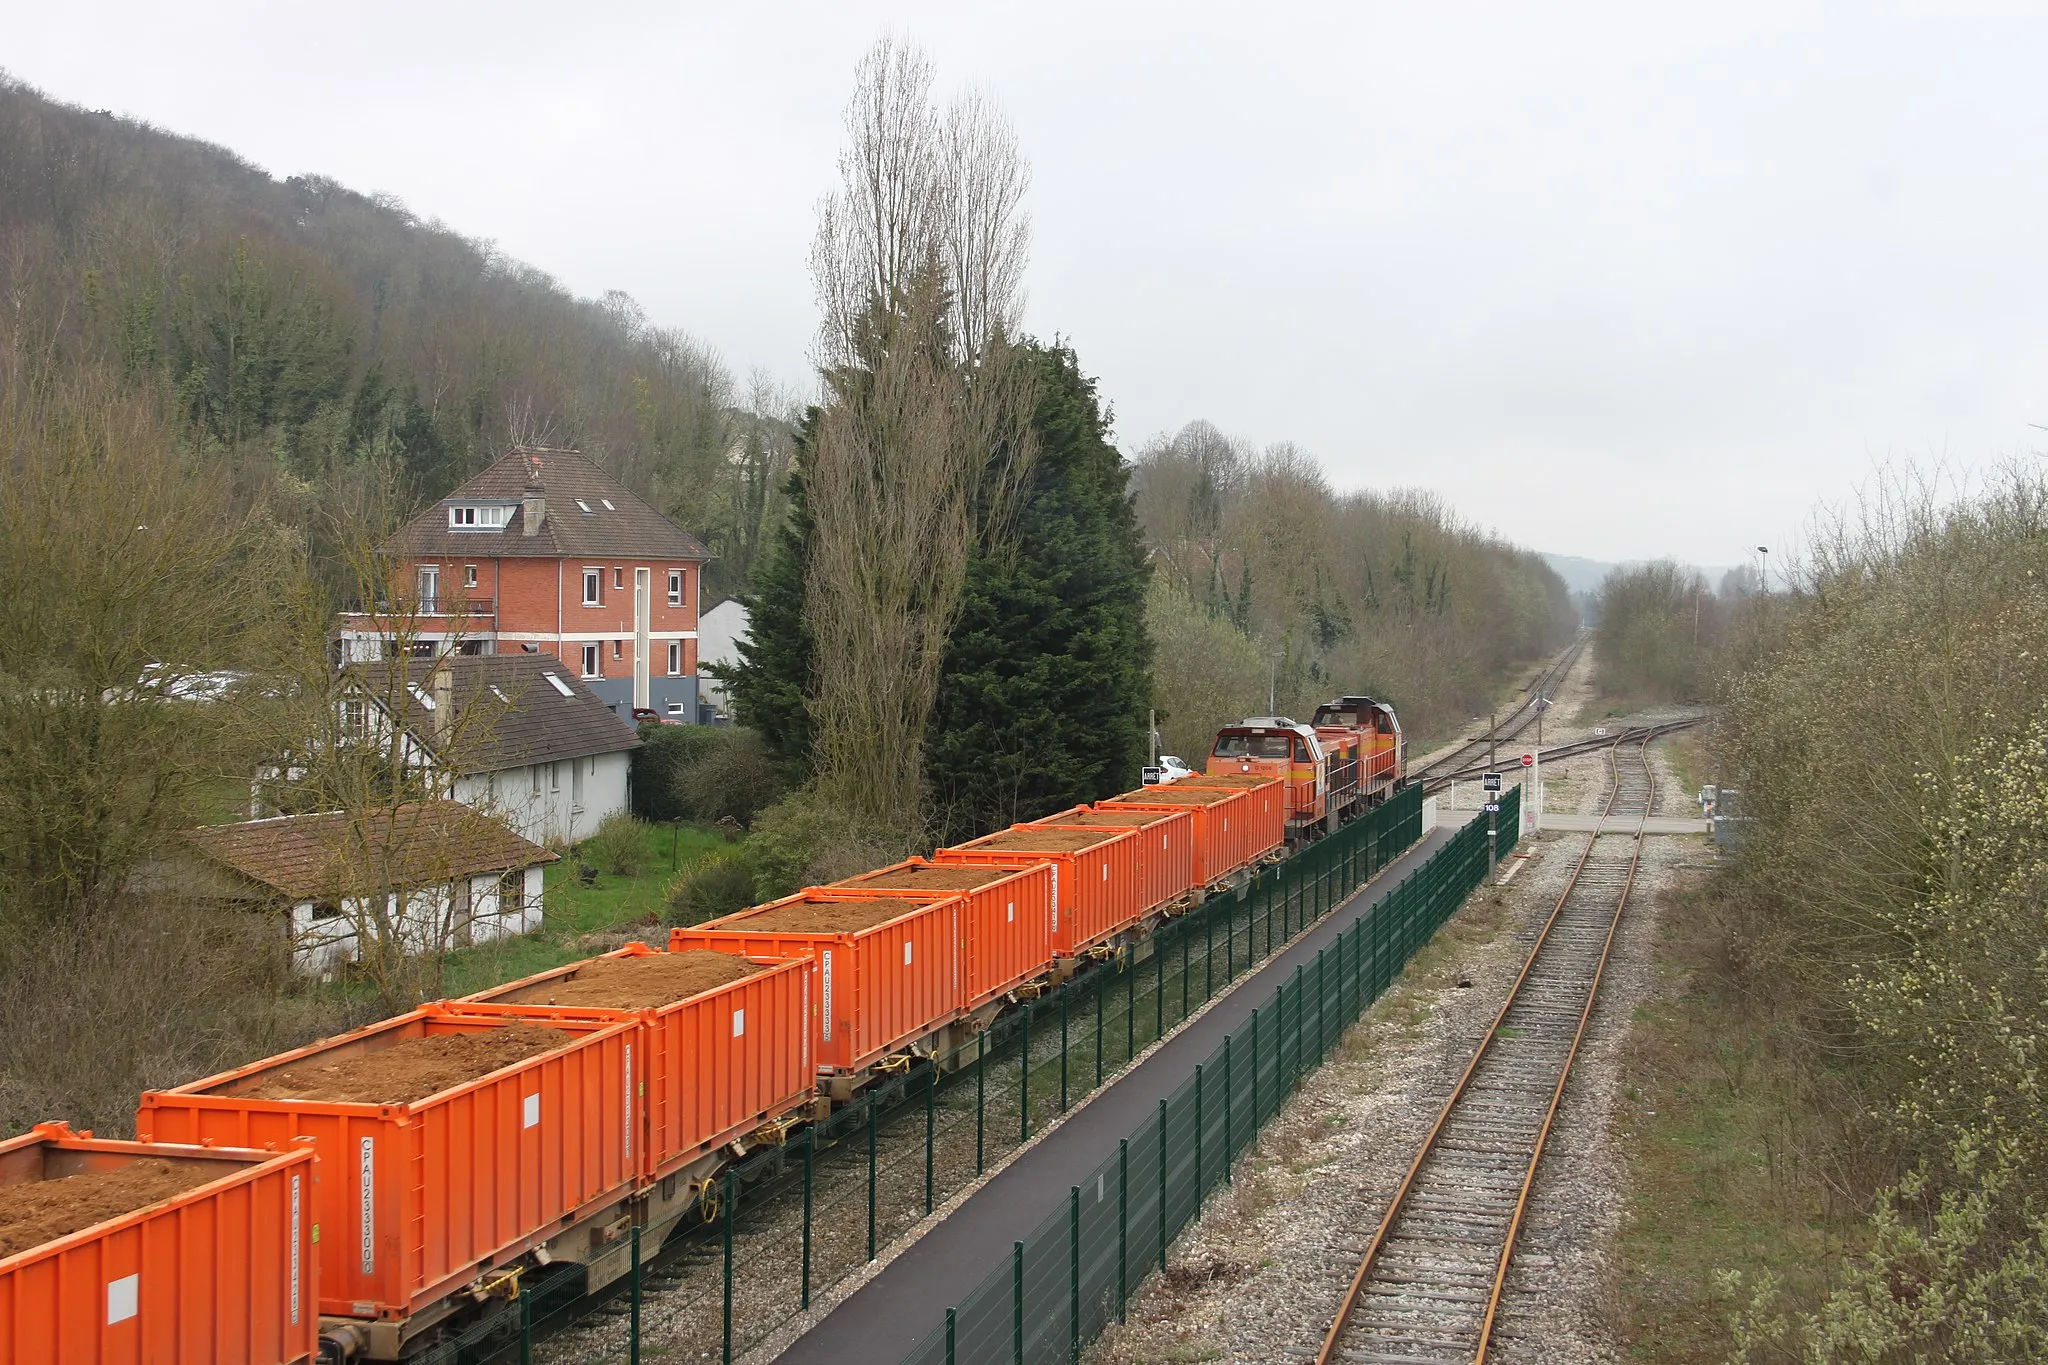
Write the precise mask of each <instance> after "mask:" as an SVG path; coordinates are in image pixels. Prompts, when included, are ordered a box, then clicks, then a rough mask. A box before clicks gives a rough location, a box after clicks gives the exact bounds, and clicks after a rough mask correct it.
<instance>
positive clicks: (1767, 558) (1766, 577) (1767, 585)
mask: <svg viewBox="0 0 2048 1365" xmlns="http://www.w3.org/2000/svg"><path fill="white" fill-rule="evenodd" d="M1756 552H1757V553H1758V554H1760V555H1762V556H1763V566H1764V567H1763V572H1762V573H1760V574H1759V575H1758V576H1757V586H1758V587H1759V588H1760V589H1761V590H1762V591H1763V592H1764V593H1765V594H1766V595H1768V594H1769V593H1770V591H1771V547H1770V546H1768V545H1759V546H1757V547H1756Z"/></svg>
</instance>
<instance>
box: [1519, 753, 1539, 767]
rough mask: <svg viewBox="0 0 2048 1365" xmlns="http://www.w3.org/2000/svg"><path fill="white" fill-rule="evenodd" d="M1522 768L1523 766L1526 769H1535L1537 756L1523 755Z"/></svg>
mask: <svg viewBox="0 0 2048 1365" xmlns="http://www.w3.org/2000/svg"><path fill="white" fill-rule="evenodd" d="M1522 766H1523V767H1525V768H1533V767H1535V766H1536V755H1534V754H1523V755H1522Z"/></svg>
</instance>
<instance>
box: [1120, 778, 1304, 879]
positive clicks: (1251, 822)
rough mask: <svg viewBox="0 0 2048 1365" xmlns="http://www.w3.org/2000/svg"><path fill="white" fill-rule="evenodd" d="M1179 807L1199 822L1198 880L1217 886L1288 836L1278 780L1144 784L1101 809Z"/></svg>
mask: <svg viewBox="0 0 2048 1365" xmlns="http://www.w3.org/2000/svg"><path fill="white" fill-rule="evenodd" d="M1121 806H1129V807H1131V808H1133V809H1135V810H1148V809H1150V810H1159V809H1172V808H1180V809H1185V810H1187V811H1188V812H1189V813H1190V815H1191V816H1192V817H1193V819H1194V821H1195V844H1196V849H1197V854H1196V863H1195V866H1196V870H1195V877H1196V880H1198V881H1199V882H1201V883H1202V884H1203V885H1204V886H1209V885H1213V884H1215V883H1216V882H1219V881H1221V880H1222V879H1223V878H1225V877H1227V876H1229V875H1230V874H1231V873H1232V872H1235V871H1236V870H1237V869H1239V868H1241V867H1247V866H1249V865H1251V864H1252V863H1255V862H1257V861H1258V860H1259V859H1260V858H1263V857H1265V856H1266V855H1267V854H1268V853H1271V852H1273V851H1274V850H1275V849H1277V848H1279V847H1280V846H1281V844H1282V843H1284V842H1285V841H1286V838H1287V803H1286V801H1285V800H1284V799H1283V797H1282V795H1281V785H1280V783H1279V782H1277V781H1267V782H1262V783H1260V784H1259V785H1258V786H1256V787H1242V786H1234V785H1232V786H1225V785H1222V784H1217V785H1209V784H1206V783H1205V784H1202V785H1199V786H1197V785H1191V784H1190V783H1188V782H1186V781H1182V782H1175V783H1173V784H1172V785H1170V786H1158V787H1140V788H1138V789H1137V790H1136V791H1130V792H1125V793H1124V794H1123V795H1121V796H1113V797H1111V798H1110V799H1109V800H1108V801H1105V802H1104V803H1103V804H1102V807H1098V809H1101V808H1114V807H1121Z"/></svg>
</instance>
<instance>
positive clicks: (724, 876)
mask: <svg viewBox="0 0 2048 1365" xmlns="http://www.w3.org/2000/svg"><path fill="white" fill-rule="evenodd" d="M752 904H754V866H753V863H752V861H751V860H750V859H749V858H748V857H747V855H746V854H745V853H744V852H739V851H735V852H731V853H711V854H707V855H705V856H704V857H702V858H699V859H698V860H697V861H696V862H694V863H692V864H690V866H688V867H686V868H684V869H683V870H682V871H681V872H678V873H677V874H676V879H675V880H674V881H673V882H670V883H669V888H668V922H669V923H670V924H702V923H703V922H704V921H705V920H708V919H717V918H718V917H719V916H720V915H730V914H731V913H732V912H733V911H735V910H744V909H746V908H747V907H748V906H750V905H752Z"/></svg>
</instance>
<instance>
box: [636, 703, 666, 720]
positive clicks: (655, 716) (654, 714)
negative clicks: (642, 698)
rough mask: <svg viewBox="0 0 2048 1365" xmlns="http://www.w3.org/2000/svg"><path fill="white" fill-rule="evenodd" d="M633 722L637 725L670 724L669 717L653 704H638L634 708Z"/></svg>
mask: <svg viewBox="0 0 2048 1365" xmlns="http://www.w3.org/2000/svg"><path fill="white" fill-rule="evenodd" d="M633 723H634V724H635V725H666V724H668V717H666V716H664V715H662V714H661V712H659V711H657V710H655V709H654V708H653V707H651V706H636V707H634V708H633Z"/></svg>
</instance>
